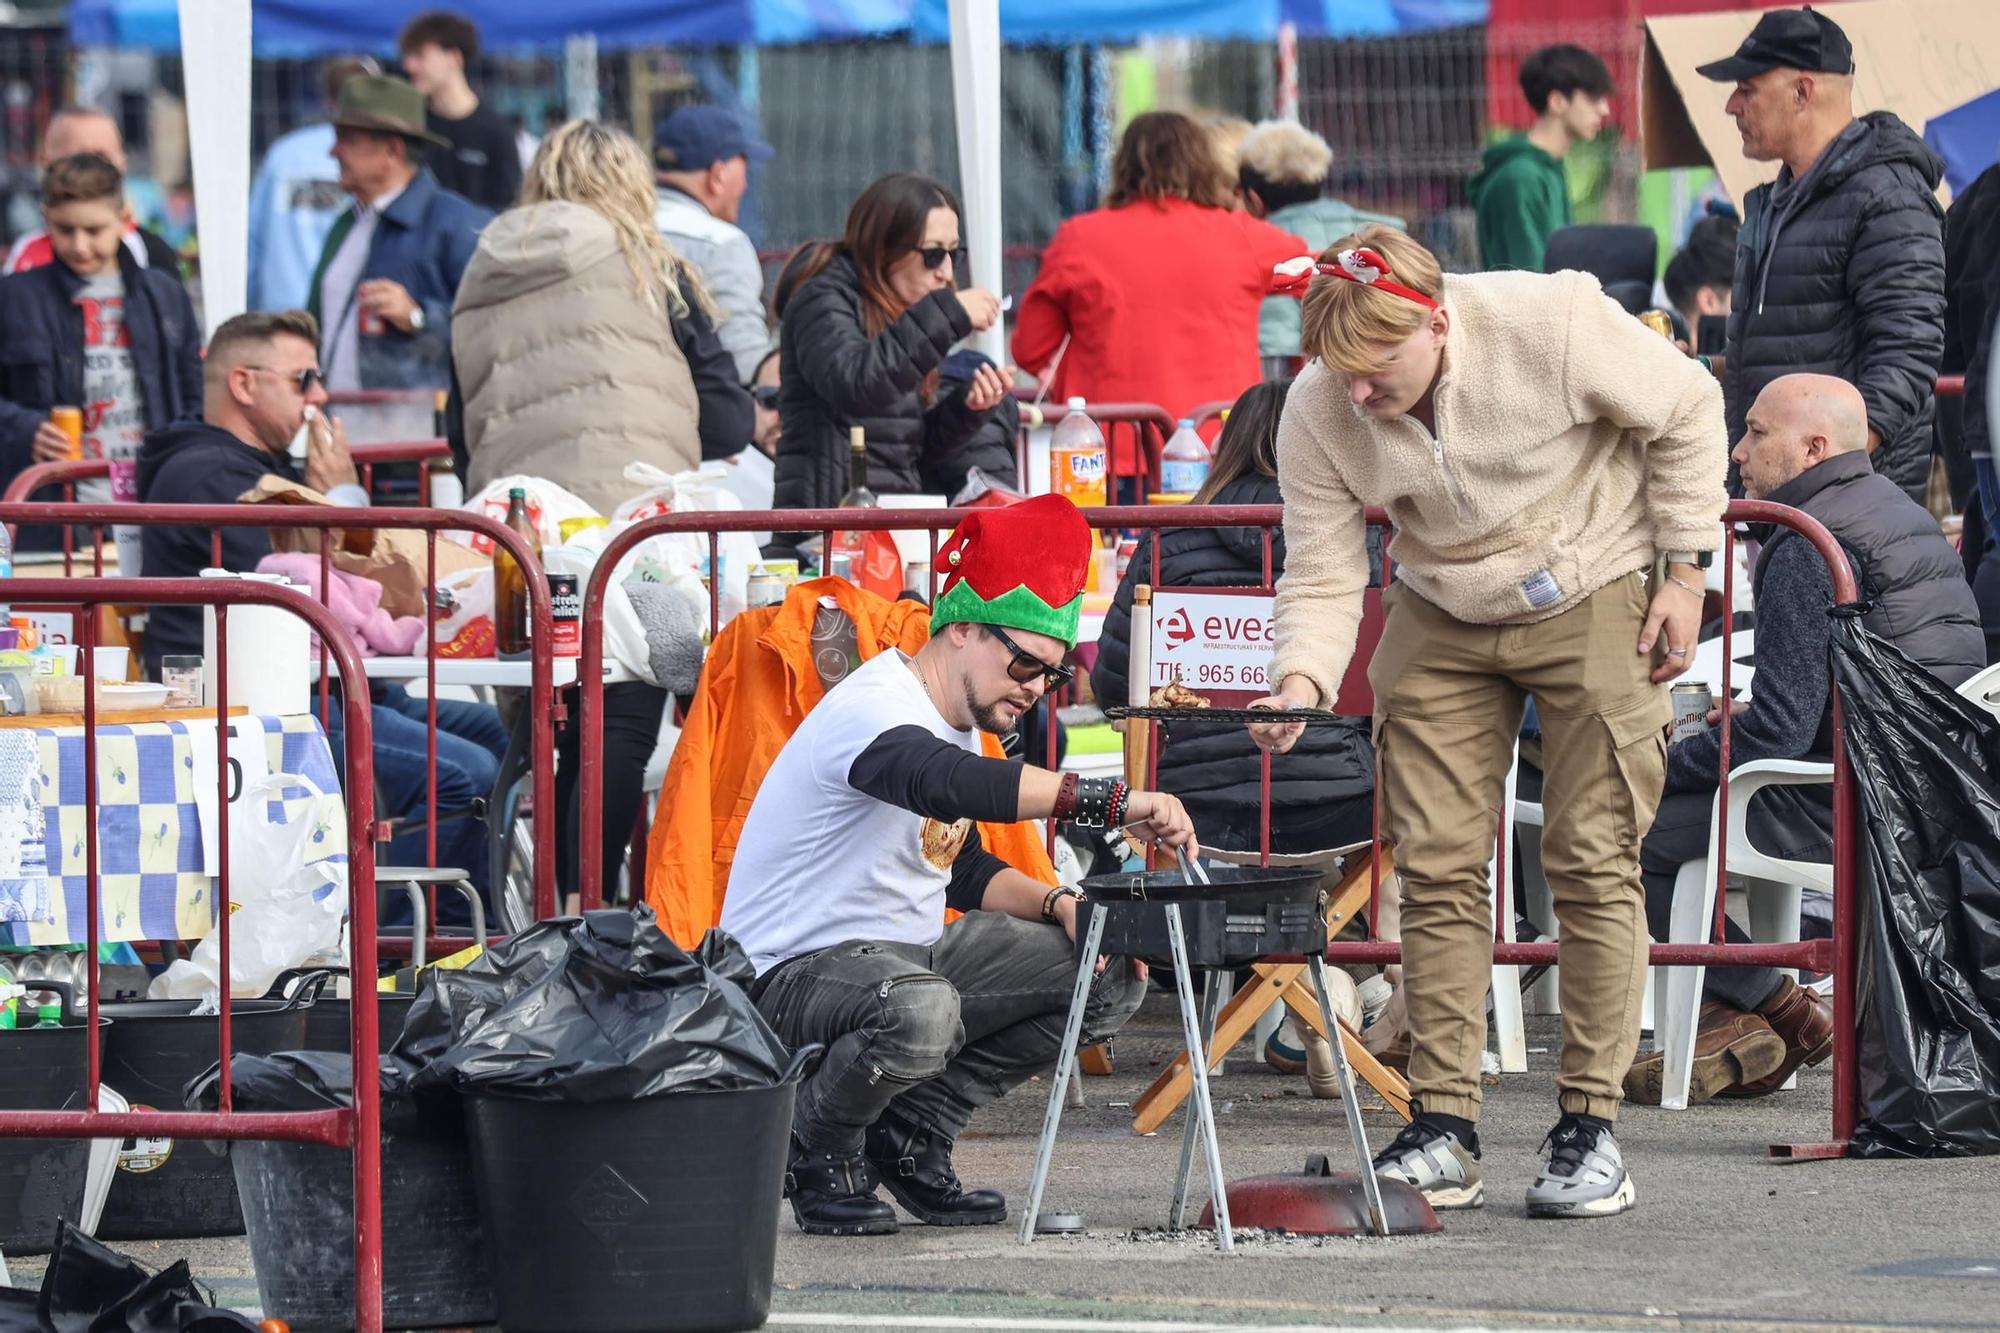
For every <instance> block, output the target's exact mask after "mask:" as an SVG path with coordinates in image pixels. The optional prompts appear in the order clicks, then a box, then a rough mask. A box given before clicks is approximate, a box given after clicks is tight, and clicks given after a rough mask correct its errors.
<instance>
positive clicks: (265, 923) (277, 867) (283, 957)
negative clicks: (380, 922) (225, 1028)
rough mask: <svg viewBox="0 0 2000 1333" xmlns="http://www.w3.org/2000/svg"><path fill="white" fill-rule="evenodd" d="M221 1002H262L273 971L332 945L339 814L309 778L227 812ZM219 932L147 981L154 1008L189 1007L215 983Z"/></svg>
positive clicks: (266, 788)
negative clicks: (224, 989)
mask: <svg viewBox="0 0 2000 1333" xmlns="http://www.w3.org/2000/svg"><path fill="white" fill-rule="evenodd" d="M229 912H230V916H229V983H230V992H229V993H230V994H231V995H233V996H237V997H239V998H241V997H255V996H259V995H263V994H264V993H265V992H266V991H268V990H270V989H271V983H272V982H273V981H276V980H277V978H278V974H279V973H280V972H284V971H287V970H288V969H291V968H295V967H298V966H300V965H302V964H303V963H304V962H305V961H306V960H307V959H309V958H311V957H312V956H313V955H314V954H317V953H319V952H321V951H322V950H326V949H333V948H337V947H338V946H339V944H340V923H341V921H342V919H343V918H344V917H345V916H346V915H347V811H346V809H345V807H344V806H343V805H342V803H341V799H340V797H339V795H338V794H334V795H328V794H327V793H325V792H322V791H321V790H320V789H319V788H318V787H317V786H315V785H314V784H313V783H312V782H311V781H310V780H309V779H307V778H303V777H299V776H297V775H295V774H290V773H272V774H269V775H267V776H265V777H264V778H263V779H261V780H259V781H256V782H253V783H252V784H251V785H250V787H249V788H248V789H247V790H245V791H244V792H243V794H242V795H241V796H240V797H239V798H238V799H237V800H235V801H233V802H231V803H230V805H229ZM221 953H222V933H221V931H219V930H217V931H212V932H210V933H209V935H208V936H207V937H206V938H204V939H203V940H202V942H201V943H200V944H197V945H196V946H195V949H194V956H193V957H192V958H191V959H178V960H176V961H175V962H174V963H173V965H172V966H170V967H169V968H167V970H166V971H165V972H163V973H161V974H160V975H159V976H158V977H155V978H154V979H153V984H152V986H151V987H150V988H149V989H148V991H147V994H148V995H149V996H151V997H152V998H153V999H155V1000H163V999H164V1000H192V999H198V998H200V997H201V996H203V995H206V994H209V993H210V992H213V991H214V990H215V989H216V987H217V982H218V980H219V978H220V977H221V975H222V966H221Z"/></svg>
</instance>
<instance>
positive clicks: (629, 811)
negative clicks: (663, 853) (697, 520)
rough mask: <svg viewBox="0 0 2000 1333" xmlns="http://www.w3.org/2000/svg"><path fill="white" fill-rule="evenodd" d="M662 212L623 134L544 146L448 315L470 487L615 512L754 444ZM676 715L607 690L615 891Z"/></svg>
mask: <svg viewBox="0 0 2000 1333" xmlns="http://www.w3.org/2000/svg"><path fill="white" fill-rule="evenodd" d="M653 205H654V199H653V171H652V167H651V166H650V165H649V164H648V163H647V161H646V157H645V154H644V153H642V152H641V151H640V149H639V145H638V144H636V143H634V142H633V141H632V139H631V138H630V137H629V136H627V135H625V134H623V133H621V132H619V131H618V130H614V129H609V128H607V127H605V126H603V125H599V124H596V123H595V122H592V121H586V120H573V121H570V122H569V123H568V124H565V125H562V126H560V127H558V128H557V129H556V130H555V131H553V132H552V133H551V134H549V136H548V137H547V138H545V139H543V140H542V144H541V147H540V148H539V149H538V150H537V151H536V153H535V158H534V161H533V162H531V163H530V164H529V166H528V175H527V179H526V180H524V181H523V182H522V185H521V204H520V207H518V208H513V209H509V210H508V211H507V212H505V213H502V214H501V215H500V216H499V217H497V218H495V219H494V220H493V222H492V223H491V224H490V225H489V226H488V227H487V228H486V230H485V232H484V233H483V234H482V235H481V236H480V238H479V250H478V253H476V254H475V255H473V257H472V263H471V264H470V265H468V266H467V268H466V270H465V280H464V282H463V283H461V284H460V286H459V289H458V301H457V304H456V306H455V308H454V310H453V312H452V321H451V328H452V362H453V367H454V370H455V372H456V373H455V376H454V379H455V382H456V388H457V389H458V391H459V393H460V394H461V395H462V404H461V405H460V406H459V407H458V408H457V410H456V411H455V412H454V413H453V416H454V421H453V423H452V424H453V430H452V435H453V444H454V448H456V449H460V450H462V453H461V455H460V456H461V457H462V458H463V459H465V460H466V464H467V466H466V468H465V471H466V474H467V475H466V481H467V483H468V484H470V485H472V486H474V487H478V486H483V485H485V484H486V483H487V482H489V481H492V480H494V479H495V478H498V477H504V476H508V475H510V474H513V473H526V474H527V475H529V476H535V477H545V478H547V479H548V480H550V481H553V482H555V483H556V484H557V485H559V486H563V487H566V488H567V489H569V490H570V491H572V492H574V493H575V494H576V495H578V496H580V497H581V498H583V499H584V500H586V501H588V502H589V503H590V504H591V505H593V506H595V507H596V509H597V510H598V511H599V512H600V513H604V514H609V513H611V511H612V510H614V509H616V508H617V507H618V505H619V504H620V502H622V501H623V500H625V499H627V498H628V497H629V496H630V495H631V494H632V493H633V491H634V490H635V487H634V486H633V485H632V483H630V482H628V481H626V480H625V477H624V473H625V465H626V464H627V463H629V462H632V461H633V460H635V459H636V460H639V461H641V462H646V463H651V464H653V465H654V466H656V467H659V468H663V469H665V470H666V471H668V472H679V471H683V470H685V469H687V468H692V467H694V466H696V465H697V464H698V463H700V462H701V460H702V459H704V458H721V457H725V456H727V455H729V454H733V453H735V452H736V451H737V450H739V449H741V448H743V447H744V446H745V445H747V444H749V442H750V437H751V435H752V433H753V432H754V430H755V423H756V417H755V409H754V407H753V406H752V404H751V401H750V394H749V392H748V391H747V390H746V389H744V388H743V386H742V385H741V384H739V383H738V382H737V379H736V363H735V362H734V361H733V360H732V359H731V358H730V355H729V353H728V352H727V351H725V350H724V349H723V346H722V343H721V341H720V340H719V339H718V338H717V337H716V334H715V325H714V323H713V321H712V315H711V312H710V310H709V308H708V305H707V300H706V298H705V297H704V296H703V294H702V292H701V290H700V287H699V285H698V284H697V282H696V280H695V278H694V275H693V273H692V272H691V271H690V270H689V269H688V268H687V267H686V266H685V265H683V264H682V263H681V262H680V261H679V260H678V259H676V258H675V257H674V253H673V251H672V250H670V249H668V248H667V243H666V242H665V241H664V240H662V239H661V237H660V233H659V232H658V231H656V230H655V229H654V227H653ZM461 441H462V443H461ZM666 704H667V691H666V690H665V689H662V688H661V687H660V686H659V685H657V684H652V683H648V682H647V681H644V680H635V681H624V682H620V683H617V684H613V685H607V686H606V687H605V689H604V767H605V782H604V860H603V862H602V863H601V869H602V872H603V875H604V878H603V880H602V882H603V884H604V885H605V886H606V887H607V888H608V889H610V888H615V887H616V886H617V883H618V870H619V867H620V865H621V864H622V863H623V861H624V858H625V844H626V841H627V839H628V838H629V836H630V834H631V832H632V827H633V824H634V823H635V822H636V820H637V817H638V812H639V802H640V799H641V792H642V790H643V786H644V783H643V778H644V776H645V770H646V761H647V758H648V757H649V756H650V755H651V754H652V752H653V745H654V742H655V739H656V738H657V736H658V734H659V728H660V718H661V716H662V715H663V714H664V713H665V710H666ZM571 706H572V710H573V709H574V703H572V705H571ZM573 715H574V713H573V712H572V716H573ZM576 746H577V732H576V728H575V726H574V725H571V726H567V727H564V728H563V729H562V730H560V731H559V732H558V733H557V737H556V754H557V756H558V761H559V762H558V768H557V778H556V804H557V807H558V810H559V812H560V818H561V823H560V824H559V825H558V826H557V830H556V866H557V874H558V877H559V881H560V883H561V886H562V887H563V889H564V890H569V889H572V888H574V887H575V886H576V883H577V846H578V837H577V816H578V802H577V790H576V788H577V783H576V776H575V775H576V774H577V772H578V764H577V751H576Z"/></svg>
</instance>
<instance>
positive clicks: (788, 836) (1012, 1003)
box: [722, 495, 1199, 1235]
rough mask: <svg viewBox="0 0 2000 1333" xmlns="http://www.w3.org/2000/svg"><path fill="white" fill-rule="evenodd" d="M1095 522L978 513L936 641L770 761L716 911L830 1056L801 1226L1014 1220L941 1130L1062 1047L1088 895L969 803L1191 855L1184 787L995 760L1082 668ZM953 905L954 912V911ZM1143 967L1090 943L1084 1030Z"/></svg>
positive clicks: (784, 1008)
mask: <svg viewBox="0 0 2000 1333" xmlns="http://www.w3.org/2000/svg"><path fill="white" fill-rule="evenodd" d="M1090 548H1091V539H1090V530H1089V528H1088V527H1087V526H1086V524H1085V523H1084V520H1083V516H1082V515H1081V514H1079V513H1078V512H1077V510H1076V507H1075V506H1074V505H1072V504H1070V502H1069V501H1068V500H1066V499H1064V498H1062V497H1060V496H1053V495H1045V496H1038V497H1036V498H1035V499H1032V500H1026V501H1023V502H1022V503H1020V504H1017V505H1013V506H1010V507H1008V508H1004V509H990V510H982V511H980V512H978V513H975V514H973V515H971V516H969V517H968V518H967V519H966V520H965V521H964V522H963V523H962V524H960V525H959V527H958V530H957V531H956V532H954V533H953V534H952V536H951V538H950V540H948V541H947V542H945V544H944V545H943V546H941V547H940V548H939V549H938V555H937V566H936V567H937V569H938V570H939V571H941V572H942V574H943V584H942V590H941V591H940V593H939V595H938V598H937V602H936V604H935V607H934V609H933V611H932V614H931V635H932V637H931V640H930V642H929V643H927V644H925V645H924V647H923V648H922V650H921V651H919V652H918V653H917V654H916V655H915V656H914V657H911V656H907V655H905V654H903V653H901V652H898V651H894V650H891V651H887V652H883V653H881V654H878V655H877V656H875V657H873V658H871V659H870V660H869V661H867V662H866V663H864V664H862V666H861V667H860V668H859V669H858V670H856V671H855V672H854V673H853V674H852V675H850V676H848V677H847V678H846V679H845V680H844V681H842V682H841V683H840V684H839V685H838V686H837V687H836V688H835V690H834V691H833V693H832V694H831V695H829V696H828V698H827V699H826V700H825V702H823V703H822V704H821V705H820V706H819V707H818V708H815V709H814V710H813V712H812V713H811V714H810V715H809V716H808V717H807V718H806V720H805V721H804V723H803V724H801V725H800V727H799V729H798V731H796V732H795V733H793V735H792V738H791V740H790V741H788V742H787V743H786V745H785V748H784V749H783V750H782V751H781V752H780V753H779V755H778V758H777V760H776V761H775V762H774V763H773V764H772V766H771V770H770V772H769V773H768V774H767V775H766V777H765V779H764V783H763V785H762V786H761V787H760V788H759V789H758V792H757V797H756V800H755V801H754V803H753V804H752V805H751V808H750V814H749V817H748V819H747V820H746V821H745V823H744V826H743V833H742V837H741V840H740V841H739V843H738V846H737V852H736V861H735V865H734V867H733V868H732V870H731V872H730V876H729V890H728V894H727V896H726V897H725V899H724V901H723V909H722V926H723V929H725V930H727V931H729V932H730V933H731V934H732V935H734V936H735V937H736V938H737V940H738V941H740V942H741V943H742V945H743V947H744V949H745V950H746V951H747V952H748V953H749V955H750V959H751V961H752V963H753V964H755V966H756V968H757V972H758V977H757V981H756V982H755V984H754V986H753V993H754V994H755V996H756V998H757V1002H758V1007H759V1008H760V1009H762V1011H763V1013H764V1015H765V1017H766V1018H768V1019H769V1020H770V1021H771V1023H772V1025H773V1026H774V1027H775V1028H776V1029H777V1031H778V1033H779V1035H780V1036H781V1037H782V1038H783V1039H784V1040H785V1041H786V1042H788V1043H790V1044H791V1045H793V1046H802V1045H805V1044H807V1043H812V1042H817V1043H822V1044H824V1045H825V1046H826V1048H827V1051H826V1056H825V1058H824V1059H823V1060H822V1061H821V1063H820V1065H819V1067H818V1068H817V1070H815V1071H814V1073H813V1075H812V1076H811V1077H810V1078H808V1079H807V1080H806V1081H805V1082H804V1083H803V1084H802V1085H801V1087H800V1088H799V1095H798V1103H797V1109H796V1111H795V1112H794V1115H793V1119H792V1149H791V1171H790V1174H789V1176H788V1177H787V1188H786V1193H787V1196H788V1197H789V1198H790V1199H791V1201H792V1211H793V1214H794V1215H795V1216H796V1217H797V1219H798V1223H799V1228H800V1229H801V1230H803V1231H807V1232H811V1233H814V1234H819V1235H882V1234H887V1233H889V1232H893V1231H895V1230H896V1228H897V1220H896V1214H895V1212H894V1210H892V1209H891V1208H890V1207H889V1205H888V1204H886V1203H884V1202H883V1201H882V1200H880V1199H879V1198H877V1197H876V1195H875V1187H876V1185H877V1184H878V1183H880V1184H884V1185H887V1186H888V1188H889V1192H890V1193H891V1194H892V1195H894V1196H895V1198H896V1200H897V1201H898V1202H899V1203H901V1204H902V1205H903V1206H904V1208H906V1209H907V1210H909V1212H910V1213H911V1214H913V1215H914V1216H915V1217H916V1218H917V1219H918V1220H919V1221H922V1222H925V1223H928V1224H930V1225H933V1226H978V1225H985V1224H990V1223H995V1222H1000V1221H1002V1220H1004V1219H1005V1218H1006V1216H1007V1204H1006V1200H1005V1199H1003V1198H1002V1197H1001V1196H1000V1194H999V1193H997V1192H996V1191H993V1190H967V1189H965V1188H963V1187H962V1186H961V1185H960V1183H959V1181H958V1177H957V1175H956V1174H955V1173H954V1172H953V1170H952V1165H951V1149H952V1144H953V1142H954V1140H956V1139H957V1137H958V1135H959V1134H960V1133H961V1132H962V1131H963V1130H964V1129H965V1127H966V1124H967V1122H968V1121H970V1120H971V1118H972V1114H973V1112H974V1111H976V1110H978V1108H980V1107H981V1106H984V1105H986V1104H987V1103H989V1102H991V1101H993V1100H995V1099H996V1098H998V1097H1000V1096H1001V1095H1003V1094H1004V1093H1005V1092H1006V1091H1007V1090H1008V1089H1010V1088H1012V1087H1014V1086H1015V1085H1017V1084H1019V1083H1021V1082H1023V1081H1024V1080H1026V1079H1027V1078H1029V1077H1030V1076H1031V1075H1034V1074H1037V1073H1042V1072H1045V1071H1046V1070H1048V1069H1050V1068H1051V1067H1052V1066H1053V1065H1054V1063H1055V1057H1056V1052H1057V1048H1058V1045H1059V1043H1060V1040H1061V1034H1062V1029H1063V1016H1064V1014H1065V1013H1066V1012H1067V1011H1068V1008H1069V998H1070V992H1071V989H1072V987H1073V985H1074V981H1075V975H1076V955H1075V944H1074V941H1075V939H1076V933H1077V926H1078V921H1077V916H1078V908H1079V904H1080V902H1081V898H1082V895H1081V894H1079V893H1078V892H1077V891H1076V890H1075V889H1069V888H1063V887H1051V886H1049V885H1047V884H1042V883H1039V882H1037V881H1035V880H1032V879H1030V878H1028V877H1027V876H1026V875H1023V874H1021V873H1020V872H1019V871H1016V870H1013V869H1010V868H1008V867H1007V866H1006V865H1005V864H1004V863H1003V862H1002V861H1000V860H999V859H998V858H997V857H995V856H994V855H993V854H992V853H990V852H988V851H986V850H985V849H984V848H983V847H981V846H980V843H979V836H978V833H977V831H976V829H975V825H974V821H976V820H990V821H999V822H1008V821H1013V820H1021V819H1048V818H1054V819H1068V820H1072V821H1074V822H1076V823H1079V824H1083V825H1086V826H1090V827H1102V828H1117V827H1126V828H1129V829H1130V830H1131V831H1132V832H1133V833H1134V834H1135V835H1136V836H1138V837H1139V838H1141V839H1143V840H1145V841H1148V842H1164V843H1167V844H1169V845H1174V846H1185V847H1186V848H1187V850H1188V851H1189V852H1190V853H1195V852H1197V851H1198V850H1199V848H1198V847H1197V845H1196V843H1195V839H1194V828H1193V825H1192V824H1191V823H1190V822H1189V820H1188V817H1187V812H1186V811H1185V810H1183V809H1182V808H1181V804H1180V802H1179V801H1177V800H1175V799H1174V798H1173V797H1172V796H1167V795H1164V794H1161V793H1158V792H1142V791H1132V790H1129V789H1127V788H1126V786H1125V784H1124V783H1122V782H1118V781H1115V780H1112V779H1108V778H1105V779H1084V780H1079V779H1078V777H1077V775H1075V774H1073V773H1070V774H1062V773H1052V772H1049V771H1047V770H1046V769H1039V768H1034V767H1030V766H1028V765H1025V764H1018V763H1014V762H1011V761H1008V760H1002V759H989V758H986V757H984V756H982V755H981V754H980V750H979V735H978V733H979V732H981V731H987V732H993V733H996V734H998V733H1005V732H1009V731H1012V730H1013V729H1014V727H1015V726H1016V725H1017V724H1018V722H1019V721H1020V718H1021V716H1022V715H1023V714H1024V713H1026V712H1027V711H1028V709H1030V708H1031V707H1033V706H1034V704H1035V702H1036V700H1038V699H1040V698H1041V697H1042V695H1043V693H1044V691H1046V690H1047V689H1049V688H1051V687H1052V686H1056V685H1060V684H1062V683H1064V682H1066V681H1067V680H1068V679H1069V675H1070V671H1069V668H1067V667H1065V666H1063V665H1062V659H1063V656H1064V654H1065V653H1066V652H1067V651H1068V650H1069V649H1070V648H1071V647H1073V646H1074V645H1075V643H1076V632H1077V621H1078V616H1079V612H1080V610H1081V607H1082V601H1083V584H1084V575H1085V570H1086V566H1087V561H1088V558H1089V554H1090ZM947 907H950V908H954V909H956V910H958V911H960V912H963V913H965V915H964V916H962V917H960V918H959V919H958V920H956V921H954V922H952V923H951V924H950V925H946V924H945V923H944V913H945V909H946V908H947ZM1144 991H1145V986H1144V974H1143V972H1142V971H1141V970H1140V969H1139V968H1138V967H1137V965H1136V964H1133V963H1131V962H1129V961H1127V960H1124V959H1113V960H1110V961H1109V962H1108V963H1100V966H1099V971H1098V973H1097V977H1096V979H1095V981H1094V982H1093V983H1092V989H1091V992H1090V998H1089V1003H1088V1008H1087V1009H1086V1012H1085V1016H1084V1031H1085V1037H1084V1039H1085V1040H1086V1041H1095V1040H1102V1039H1103V1038H1105V1037H1107V1036H1109V1035H1111V1034H1112V1033H1113V1032H1116V1031H1117V1030H1118V1028H1119V1027H1121V1026H1122V1025H1123V1024H1124V1022H1125V1020H1126V1019H1128V1018H1130V1017H1131V1016H1132V1014H1133V1012H1134V1011H1135V1010H1137V1009H1138V1007H1139V1001H1140V1000H1141V998H1143V996H1144Z"/></svg>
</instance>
